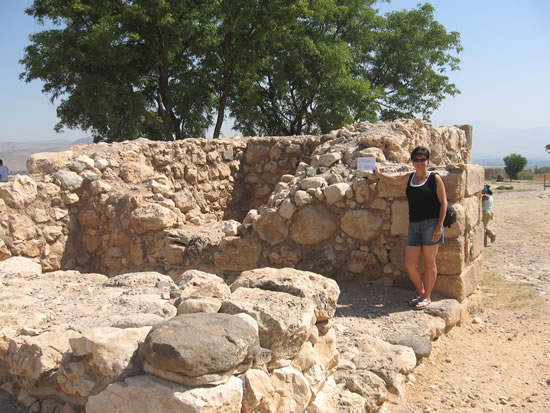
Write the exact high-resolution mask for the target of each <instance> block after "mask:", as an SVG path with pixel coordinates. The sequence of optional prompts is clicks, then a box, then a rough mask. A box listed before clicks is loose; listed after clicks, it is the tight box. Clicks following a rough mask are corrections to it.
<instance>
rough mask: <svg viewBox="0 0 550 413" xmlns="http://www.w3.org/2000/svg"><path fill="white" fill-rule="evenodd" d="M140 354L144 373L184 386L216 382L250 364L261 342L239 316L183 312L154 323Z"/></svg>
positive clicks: (220, 381) (224, 380)
mask: <svg viewBox="0 0 550 413" xmlns="http://www.w3.org/2000/svg"><path fill="white" fill-rule="evenodd" d="M141 354H142V356H143V360H144V369H145V371H146V372H147V373H150V374H154V375H156V376H159V377H162V378H164V379H167V380H171V381H174V382H176V383H180V384H183V385H186V386H203V385H215V384H220V383H224V382H227V381H228V380H229V378H230V377H231V376H232V375H233V374H234V373H238V372H242V371H244V370H246V368H248V367H250V366H251V365H252V363H253V361H254V360H255V358H256V357H257V356H258V355H259V354H260V342H259V338H258V333H257V332H256V330H255V329H254V327H253V326H251V324H250V323H249V322H247V321H245V320H243V319H242V318H240V317H236V316H233V315H230V314H213V313H194V314H182V315H178V316H176V317H174V318H172V319H170V320H168V321H165V322H163V323H161V324H157V325H156V326H154V327H153V328H152V330H151V332H150V333H149V335H148V336H147V338H146V339H145V342H144V343H143V345H142V347H141Z"/></svg>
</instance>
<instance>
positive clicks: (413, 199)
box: [373, 146, 447, 310]
mask: <svg viewBox="0 0 550 413" xmlns="http://www.w3.org/2000/svg"><path fill="white" fill-rule="evenodd" d="M429 160H430V151H429V150H428V149H427V148H424V147H420V146H418V147H416V148H414V149H413V151H412V152H411V161H412V163H413V165H414V168H415V171H414V172H413V173H408V174H406V175H401V176H388V175H385V174H383V173H381V172H380V171H379V170H378V168H374V169H373V173H374V174H375V176H377V177H379V178H380V180H381V181H383V182H387V183H389V184H393V185H405V184H406V185H407V190H406V194H407V201H408V203H409V233H408V237H407V246H406V247H405V267H406V268H407V273H408V274H409V278H410V279H411V281H412V282H413V284H414V286H415V288H416V297H415V298H413V299H412V300H410V301H409V305H410V306H411V307H413V308H414V309H416V310H423V309H425V308H426V307H428V306H429V305H430V303H431V301H432V297H431V294H432V290H433V287H434V285H435V280H436V278H437V265H436V256H437V250H438V248H439V245H440V244H443V240H444V235H445V232H444V228H443V221H444V219H445V214H446V212H447V194H446V192H445V185H444V184H443V180H442V179H441V177H440V176H439V175H438V174H436V173H433V172H430V171H428V164H429ZM421 254H422V255H423V256H424V268H425V273H424V279H422V274H421V273H420V271H419V270H418V260H419V259H420V255H421Z"/></svg>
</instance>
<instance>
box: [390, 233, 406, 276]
mask: <svg viewBox="0 0 550 413" xmlns="http://www.w3.org/2000/svg"><path fill="white" fill-rule="evenodd" d="M406 243H407V240H406V239H400V240H399V241H398V242H396V243H395V244H394V245H393V246H392V247H391V249H390V253H389V257H390V262H391V263H392V265H393V266H394V267H395V268H397V269H398V270H399V271H401V272H406V271H407V270H406V268H405V245H406Z"/></svg>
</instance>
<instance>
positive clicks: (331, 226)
mask: <svg viewBox="0 0 550 413" xmlns="http://www.w3.org/2000/svg"><path fill="white" fill-rule="evenodd" d="M337 228H338V227H337V226H336V223H335V222H334V219H333V218H332V216H331V215H330V213H329V211H328V210H327V209H326V208H325V207H323V206H317V205H310V206H307V207H305V208H303V209H301V210H300V211H298V212H296V213H295V214H294V216H293V218H292V225H291V227H290V237H291V238H292V240H293V241H294V242H296V243H298V244H301V245H315V244H319V243H321V242H323V241H325V240H327V239H329V238H331V237H332V236H333V235H334V233H335V232H336V230H337Z"/></svg>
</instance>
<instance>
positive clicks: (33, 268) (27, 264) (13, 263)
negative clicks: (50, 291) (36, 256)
mask: <svg viewBox="0 0 550 413" xmlns="http://www.w3.org/2000/svg"><path fill="white" fill-rule="evenodd" d="M10 273H32V274H42V267H41V266H40V264H38V263H36V262H34V261H33V260H31V259H30V258H26V257H11V258H8V259H6V260H4V261H2V265H1V266H0V279H1V278H3V277H4V275H5V274H10Z"/></svg>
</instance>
